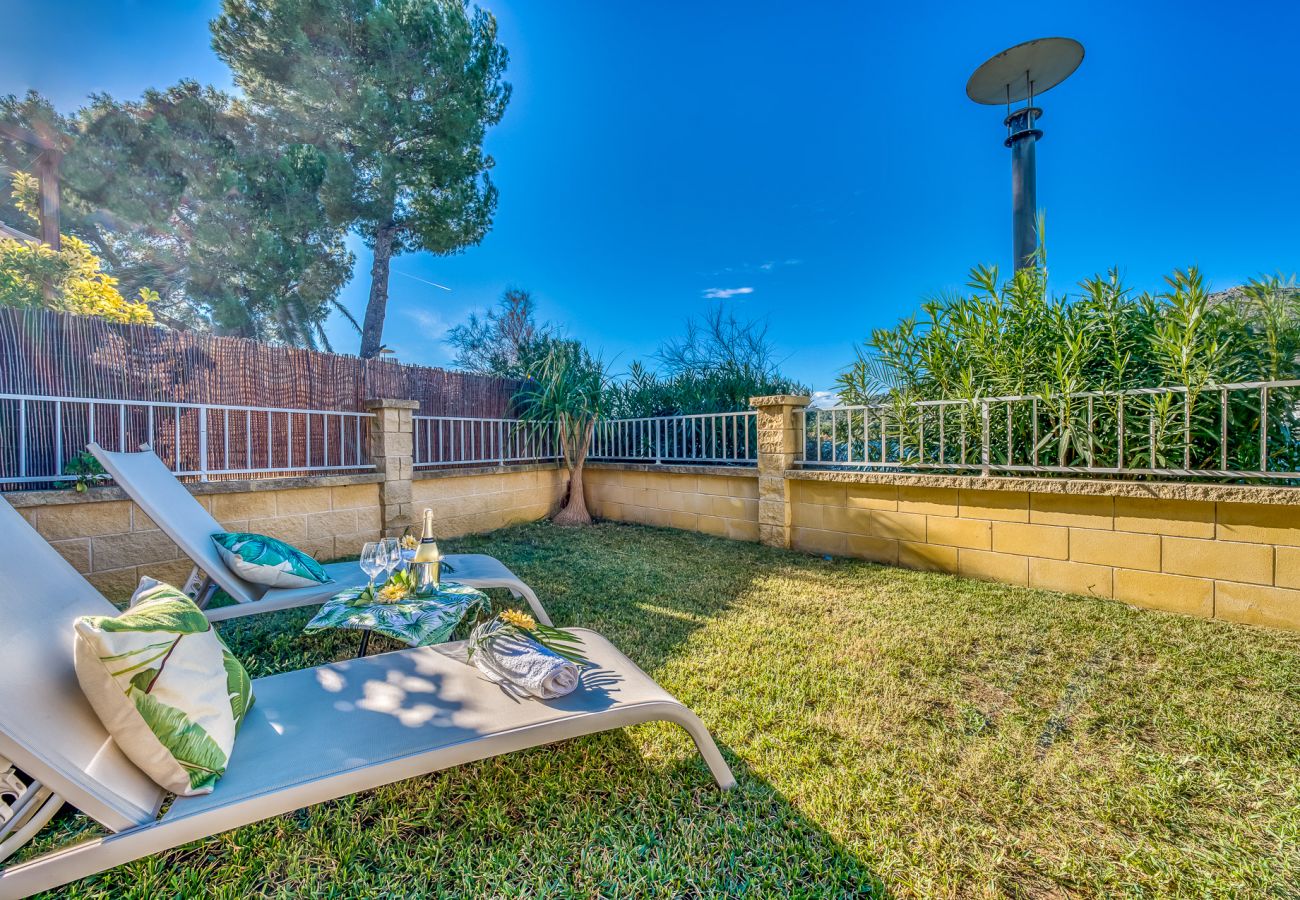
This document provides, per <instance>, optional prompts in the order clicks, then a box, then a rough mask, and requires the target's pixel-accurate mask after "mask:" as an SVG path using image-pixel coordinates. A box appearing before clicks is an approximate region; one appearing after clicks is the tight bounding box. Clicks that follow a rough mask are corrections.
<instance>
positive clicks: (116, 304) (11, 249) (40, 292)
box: [0, 172, 158, 325]
mask: <svg viewBox="0 0 1300 900" xmlns="http://www.w3.org/2000/svg"><path fill="white" fill-rule="evenodd" d="M35 181H36V179H34V178H32V176H30V175H26V174H24V173H21V172H20V173H18V174H16V175H15V176H14V198H15V199H16V200H17V201H18V204H17V205H18V207H19V209H21V210H22V211H23V212H25V213H27V214H28V215H29V216H32V217H33V218H35V216H34V207H33V206H32V204H33V202H34V200H33V198H34V195H35ZM61 243H62V246H61V247H60V249H58V250H55V249H53V248H52V247H49V246H47V245H45V244H42V243H40V242H39V241H20V240H15V239H13V238H8V237H0V306H16V307H20V308H23V307H26V308H45V309H53V310H56V311H58V312H68V313H75V314H76V315H81V316H99V317H100V318H104V319H108V320H109V321H111V322H126V323H129V324H135V325H150V324H153V321H154V316H153V312H152V310H151V309H150V308H149V304H150V303H152V302H156V301H157V299H158V295H157V294H156V293H154V292H153V291H150V290H148V289H147V288H144V289H141V291H140V297H139V299H138V300H134V301H132V300H127V299H126V298H125V297H123V296H122V294H121V293H120V292H119V291H118V289H117V279H116V278H114V277H113V276H112V275H109V274H108V273H106V272H101V271H100V266H101V265H102V262H101V261H100V259H99V257H98V256H96V255H95V254H94V253H93V252H91V249H90V245H89V244H87V243H86V242H85V241H83V240H80V239H79V238H75V237H72V236H71V235H66V234H65V235H62V236H61Z"/></svg>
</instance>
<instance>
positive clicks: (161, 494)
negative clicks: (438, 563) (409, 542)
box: [87, 443, 552, 625]
mask: <svg viewBox="0 0 1300 900" xmlns="http://www.w3.org/2000/svg"><path fill="white" fill-rule="evenodd" d="M87 449H88V450H89V451H90V452H91V453H93V454H94V456H95V458H96V459H97V460H99V462H100V464H101V465H102V466H103V467H104V470H105V471H106V472H108V473H109V474H110V475H112V476H113V480H114V481H115V482H117V485H118V486H119V487H120V488H122V490H124V491H126V493H127V495H128V496H129V497H130V498H131V499H132V500H134V501H135V504H136V505H137V506H139V507H140V508H141V509H142V510H144V512H145V514H146V515H147V516H149V518H150V519H152V520H153V521H154V522H155V523H156V524H157V525H158V527H159V528H160V529H162V531H163V533H164V534H166V535H167V536H168V537H169V538H171V539H172V540H173V541H175V542H176V545H177V546H178V547H180V548H181V552H182V553H184V554H185V555H186V556H188V557H189V558H190V559H191V560H193V561H194V565H195V566H196V567H198V568H199V569H200V570H201V571H202V572H203V573H204V574H206V575H207V576H208V577H209V578H211V579H212V580H213V581H214V582H216V583H217V585H219V586H220V587H221V589H222V590H224V591H225V592H226V593H227V594H229V595H230V596H231V597H232V598H233V599H234V600H235V601H236V602H235V603H234V604H232V605H230V606H220V607H216V608H214V609H208V610H204V612H205V614H206V615H207V617H208V619H209V620H211V621H213V622H218V621H221V620H223V619H232V618H235V617H237V616H248V615H253V614H255V613H263V612H273V611H275V610H280V609H292V608H294V607H298V606H311V605H313V604H317V603H324V602H325V601H326V600H328V599H329V598H330V597H332V596H333V595H334V594H336V593H338V592H339V591H341V590H344V589H346V588H349V587H356V586H358V585H361V584H364V583H365V581H366V576H365V575H364V574H363V573H362V572H361V568H360V566H358V565H357V564H356V563H333V564H331V565H326V566H325V571H326V572H327V573H329V575H330V577H331V578H333V579H334V581H333V582H332V583H330V584H322V585H312V586H311V587H301V588H268V587H265V586H264V585H260V584H253V583H251V582H248V581H245V580H244V579H242V578H240V577H239V576H238V575H236V574H235V573H234V572H232V571H230V569H229V567H227V566H226V564H225V562H224V561H223V560H222V559H221V555H220V554H219V553H217V549H216V547H215V546H214V545H213V543H212V534H213V533H214V532H218V531H225V530H226V529H225V528H222V527H221V525H220V524H219V523H218V522H217V520H216V519H214V518H212V515H211V514H210V513H209V512H208V511H207V510H206V509H204V508H203V505H202V504H201V503H199V501H198V500H196V499H195V498H194V496H193V495H192V494H191V493H190V492H189V491H188V490H186V489H185V485H183V484H181V483H180V482H179V481H177V480H176V476H175V475H173V474H172V473H171V471H170V470H169V469H168V468H167V467H166V466H165V465H163V462H162V460H160V459H159V458H158V457H157V456H156V455H155V454H154V453H153V452H151V451H143V452H140V453H117V452H112V451H108V450H105V449H104V448H103V447H101V446H99V445H98V444H94V443H92V444H88V445H87ZM444 559H445V560H446V562H447V563H448V565H449V566H450V567H451V571H450V573H449V574H448V577H449V578H450V579H451V580H453V581H459V582H460V583H462V584H467V585H469V586H470V587H476V588H505V589H506V590H508V591H509V592H510V593H511V594H512V595H514V596H515V597H517V598H520V599H523V600H525V601H527V603H528V605H529V606H530V607H532V610H533V615H535V616H536V617H537V620H538V621H539V622H541V623H542V624H543V625H550V624H552V623H551V619H550V616H548V615H547V614H546V610H545V609H544V608H543V607H542V604H541V601H540V600H538V599H537V595H536V594H535V593H534V592H533V589H532V588H530V587H529V586H528V585H526V584H524V582H523V581H522V580H521V579H520V578H519V576H518V575H516V574H515V573H514V572H511V571H510V570H509V569H508V568H506V566H505V564H503V563H502V562H501V561H500V560H497V559H494V558H493V557H491V556H485V555H483V554H481V553H467V554H466V553H458V554H449V555H448V556H446V557H444Z"/></svg>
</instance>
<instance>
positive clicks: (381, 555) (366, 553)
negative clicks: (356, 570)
mask: <svg viewBox="0 0 1300 900" xmlns="http://www.w3.org/2000/svg"><path fill="white" fill-rule="evenodd" d="M387 565H388V551H387V549H386V548H385V547H384V545H383V544H382V543H381V542H379V541H367V542H366V544H365V546H364V547H362V548H361V571H362V572H365V573H366V575H367V576H369V578H370V590H371V591H373V590H374V589H375V576H376V575H378V574H379V573H380V572H382V571H384V567H385V566H387Z"/></svg>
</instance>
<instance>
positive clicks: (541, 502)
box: [411, 466, 568, 538]
mask: <svg viewBox="0 0 1300 900" xmlns="http://www.w3.org/2000/svg"><path fill="white" fill-rule="evenodd" d="M567 482H568V475H567V473H566V472H565V471H564V470H563V469H560V468H559V467H557V466H546V467H542V468H536V469H527V470H511V469H505V470H502V469H489V470H486V471H483V472H473V473H464V474H460V473H456V474H449V473H442V472H429V473H423V472H417V473H416V474H415V477H414V480H413V481H412V482H411V498H412V509H411V518H412V520H413V529H412V530H413V531H414V532H415V533H417V534H418V533H419V531H420V528H421V523H422V522H423V520H424V518H423V517H424V510H425V509H426V508H428V509H432V510H433V515H434V530H435V532H436V536H437V537H439V538H452V537H459V536H460V535H463V534H473V533H475V532H481V531H492V530H493V529H496V528H503V527H505V526H506V525H514V524H516V523H518V522H533V521H536V520H537V519H543V518H546V517H547V516H549V515H552V514H554V513H555V512H556V511H557V510H559V508H560V500H561V498H562V497H563V495H564V488H565V485H566V484H567Z"/></svg>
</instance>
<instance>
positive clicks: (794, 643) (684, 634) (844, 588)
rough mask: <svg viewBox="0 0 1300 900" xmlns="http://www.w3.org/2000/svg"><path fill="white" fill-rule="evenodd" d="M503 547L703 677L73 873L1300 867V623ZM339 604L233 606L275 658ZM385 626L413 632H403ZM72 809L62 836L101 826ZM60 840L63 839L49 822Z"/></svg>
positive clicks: (738, 883) (793, 881)
mask: <svg viewBox="0 0 1300 900" xmlns="http://www.w3.org/2000/svg"><path fill="white" fill-rule="evenodd" d="M445 549H447V550H454V551H461V552H464V551H473V552H482V553H490V554H492V555H494V556H497V557H499V558H500V559H502V560H503V561H505V562H506V564H507V565H509V566H510V567H511V568H513V569H514V570H515V571H516V572H517V573H519V575H520V576H522V577H523V578H524V580H526V581H527V582H529V583H530V584H531V585H532V586H533V587H534V588H535V589H536V590H537V593H538V594H539V596H540V597H541V598H542V601H543V603H545V605H546V606H547V608H548V609H549V611H550V612H551V615H552V616H553V618H554V619H555V621H556V622H557V624H561V625H582V626H586V627H590V628H593V629H595V630H597V631H600V632H602V633H603V634H605V635H606V636H608V637H609V638H610V639H611V640H612V641H613V642H614V643H615V644H616V645H618V646H619V647H620V648H622V649H623V650H624V652H626V653H627V654H628V655H629V656H630V657H631V658H632V659H634V660H635V661H636V662H637V663H638V664H639V665H641V666H642V667H643V668H644V669H646V670H647V671H648V672H649V673H650V674H651V675H653V676H654V677H655V678H656V679H658V680H659V681H660V682H661V683H662V684H663V685H664V686H665V687H667V688H668V689H669V690H670V691H672V692H673V693H674V694H676V696H677V697H679V698H680V699H681V700H682V701H684V702H685V703H686V704H687V705H689V706H691V707H693V708H694V709H695V710H696V711H697V712H698V713H699V714H700V716H701V717H702V718H703V719H704V721H705V723H706V724H707V725H708V726H709V728H710V729H711V730H712V731H713V734H714V736H715V737H716V738H717V740H718V743H719V744H720V745H721V746H722V748H723V753H724V754H725V755H726V756H727V758H728V761H729V762H730V763H731V765H732V767H733V768H734V770H735V772H736V775H737V777H738V778H739V781H740V784H739V787H738V788H737V789H736V790H735V791H733V792H731V793H730V794H722V793H720V792H718V791H717V790H716V788H715V787H714V785H713V782H712V780H711V779H710V777H709V775H708V772H707V770H706V769H705V767H704V765H703V763H702V762H700V761H699V759H698V757H697V756H696V755H695V753H694V748H693V746H692V745H691V743H690V741H689V739H688V738H687V737H686V736H685V734H684V733H683V732H681V731H679V730H677V729H675V728H674V727H672V726H668V725H657V724H656V725H645V726H638V727H636V728H632V729H628V730H625V731H621V732H615V733H612V734H606V735H599V736H595V737H590V738H582V739H579V740H575V741H571V742H568V743H565V744H560V745H556V746H552V747H547V748H542V749H538V750H533V751H529V752H525V753H518V754H514V755H510V756H506V757H502V758H498V759H494V760H490V761H487V762H483V763H479V764H476V765H471V766H466V767H463V768H460V769H456V770H454V771H449V772H444V773H440V774H436V775H431V776H427V777H423V778H418V779H415V780H412V781H406V782H402V783H400V784H396V785H392V786H389V787H386V788H383V789H380V790H377V791H373V792H369V793H365V794H361V795H358V796H355V797H350V798H347V799H344V800H340V801H337V802H334V803H328V804H324V805H322V806H317V807H313V808H310V809H303V810H299V811H298V812H297V813H295V814H293V815H287V816H281V817H279V818H276V819H272V820H269V821H267V822H263V823H260V824H256V825H252V826H249V827H246V828H241V829H239V830H237V831H234V832H231V833H228V834H224V835H220V836H217V837H213V838H209V839H207V840H203V841H200V842H197V843H195V844H191V845H189V846H187V847H185V848H183V849H180V850H176V851H173V852H171V853H167V854H164V855H161V856H157V857H152V858H149V859H146V860H143V861H140V862H136V863H133V864H130V865H127V866H124V867H122V868H120V869H117V870H115V871H113V872H110V873H108V874H106V875H104V876H100V877H97V878H93V879H89V880H87V881H84V882H81V883H78V884H76V885H74V886H73V887H72V888H71V889H70V891H68V894H69V895H71V896H77V897H90V896H94V897H99V896H114V897H141V898H143V897H155V896H194V895H198V894H203V895H210V896H213V895H214V896H224V897H250V896H256V897H263V896H266V897H301V896H312V897H317V896H319V897H362V896H376V897H378V896H447V897H520V898H524V897H543V896H546V897H552V896H553V897H571V896H577V897H713V896H752V897H758V896H774V897H787V896H789V897H839V896H845V897H868V896H870V897H877V896H884V897H1000V896H1014V897H1062V896H1097V897H1114V896H1132V897H1167V896H1185V897H1211V896H1213V897H1247V896H1258V897H1263V896H1271V897H1277V896H1296V892H1297V891H1298V890H1300V887H1298V886H1300V636H1298V635H1293V634H1286V633H1281V632H1273V631H1265V630H1259V629H1250V628H1246V627H1240V626H1230V625H1224V624H1219V623H1214V622H1206V621H1199V620H1194V619H1188V618H1182V617H1177V616H1173V615H1167V614H1162V613H1156V612H1147V611H1138V610H1132V609H1129V608H1127V607H1125V606H1122V605H1120V604H1117V603H1110V602H1105V601H1097V600H1089V599H1083V598H1078V597H1066V596H1061V595H1058V594H1050V593H1046V592H1042V591H1032V590H1026V589H1022V588H1013V587H1006V586H1002V585H991V584H980V583H977V582H971V581H964V580H959V579H957V578H954V577H950V576H943V575H929V574H921V573H915V572H907V571H903V570H898V569H889V568H881V567H878V566H874V565H870V564H867V563H862V562H857V561H852V560H834V561H824V560H821V559H817V558H813V557H808V556H803V555H799V554H795V553H788V552H782V551H776V550H771V549H768V548H764V547H759V546H756V545H752V544H741V543H732V542H728V541H724V540H720V539H714V538H708V537H703V536H700V535H697V534H691V533H686V532H677V531H668V530H660V529H654V528H645V527H638V526H631V525H614V524H602V525H599V526H596V527H593V528H589V529H579V530H574V529H569V530H565V529H559V528H555V527H552V526H549V525H545V524H539V525H530V526H524V527H517V528H511V529H507V530H504V531H499V532H496V533H494V534H490V535H485V536H480V537H473V538H465V539H462V540H458V541H454V542H448V546H447V547H445ZM312 612H313V610H311V609H307V610H295V611H289V612H284V613H278V614H272V615H266V616H255V617H248V618H244V619H240V620H235V621H234V622H232V623H229V624H225V625H223V626H222V628H221V630H222V633H223V634H224V636H225V637H226V638H227V640H228V641H229V642H230V644H231V646H232V648H233V649H234V650H235V652H236V653H237V654H238V655H239V656H240V657H241V658H242V659H243V660H244V661H245V662H246V663H247V664H248V665H249V667H250V669H251V670H252V672H253V674H255V675H265V674H269V673H273V672H278V671H283V670H286V669H292V668H297V667H301V666H307V665H313V664H317V663H321V662H325V661H328V660H332V659H340V658H344V657H347V656H350V655H351V654H352V653H353V652H354V650H355V647H356V642H357V635H356V634H355V633H333V634H327V635H320V636H312V637H308V636H305V635H303V634H302V633H301V629H302V626H303V624H304V623H305V622H306V621H307V620H308V618H310V616H311V614H312ZM374 646H375V647H376V649H391V647H392V646H395V645H389V644H386V643H385V642H383V641H379V640H377V641H376V642H375V645H374ZM89 830H90V829H89V828H88V827H87V826H86V824H85V821H84V820H83V819H81V818H80V817H76V816H71V815H66V814H65V817H64V818H63V820H62V821H61V822H60V824H59V827H58V828H57V829H56V832H57V836H58V837H61V838H66V837H67V836H69V835H70V834H73V833H78V832H84V831H89ZM48 840H49V839H47V841H46V842H45V843H48Z"/></svg>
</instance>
